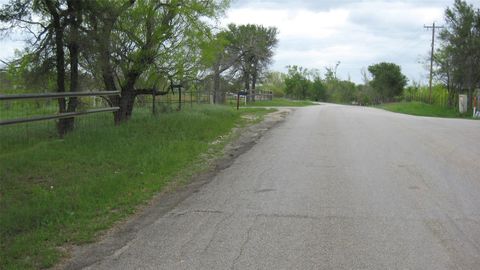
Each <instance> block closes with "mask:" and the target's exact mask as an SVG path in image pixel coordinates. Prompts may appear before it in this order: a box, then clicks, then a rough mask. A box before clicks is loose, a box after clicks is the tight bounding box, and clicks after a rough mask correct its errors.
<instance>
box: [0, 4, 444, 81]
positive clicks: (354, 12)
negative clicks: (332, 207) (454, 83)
mask: <svg viewBox="0 0 480 270" xmlns="http://www.w3.org/2000/svg"><path fill="white" fill-rule="evenodd" d="M6 2H7V0H0V5H1V4H3V3H6ZM452 3H453V0H417V1H415V0H398V1H372V0H364V1H349V0H336V1H313V0H300V1H298V0H297V1H291V0H269V1H261V0H234V2H233V3H232V6H231V8H230V9H229V10H228V11H227V13H226V17H225V18H224V19H222V21H221V24H222V25H224V26H226V25H227V24H228V23H236V24H246V23H254V24H262V25H264V26H275V27H277V28H278V30H279V36H278V38H279V44H278V47H277V48H276V53H275V56H274V63H273V65H272V69H273V70H278V71H284V72H285V71H286V68H285V66H287V65H300V66H303V67H307V68H317V69H319V70H321V72H323V71H324V67H327V66H330V67H331V66H334V65H335V63H337V61H340V65H339V67H338V76H339V77H341V78H342V79H348V78H351V79H352V80H353V81H355V82H357V83H360V82H361V81H362V80H361V73H360V70H361V69H362V68H363V67H368V66H369V65H371V64H374V63H378V62H382V61H387V62H394V63H397V64H399V65H400V66H401V67H402V71H403V72H404V74H405V75H406V76H407V77H408V78H409V79H410V81H411V80H415V81H419V80H422V81H423V82H426V75H427V72H426V70H425V68H424V67H423V64H422V63H421V62H423V61H425V58H426V57H428V53H429V50H430V38H431V32H429V31H428V30H427V29H424V28H423V26H424V25H430V24H431V23H432V22H433V21H436V22H437V23H440V24H441V23H442V22H443V12H444V10H445V8H446V7H447V6H451V5H452ZM22 46H23V43H22V42H21V38H20V37H13V38H7V39H6V38H0V59H8V58H10V57H11V56H12V55H13V51H14V49H15V48H21V47H22Z"/></svg>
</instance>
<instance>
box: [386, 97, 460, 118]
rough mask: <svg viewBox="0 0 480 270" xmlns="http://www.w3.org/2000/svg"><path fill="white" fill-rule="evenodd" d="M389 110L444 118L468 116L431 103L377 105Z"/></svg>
mask: <svg viewBox="0 0 480 270" xmlns="http://www.w3.org/2000/svg"><path fill="white" fill-rule="evenodd" d="M379 107H380V108H382V109H385V110H387V111H391V112H397V113H404V114H410V115H417V116H431V117H445V118H468V117H467V116H466V115H465V114H461V113H459V112H458V111H457V110H455V109H452V108H446V107H443V106H439V105H432V104H427V103H423V102H417V101H412V102H396V103H386V104H382V105H380V106H379Z"/></svg>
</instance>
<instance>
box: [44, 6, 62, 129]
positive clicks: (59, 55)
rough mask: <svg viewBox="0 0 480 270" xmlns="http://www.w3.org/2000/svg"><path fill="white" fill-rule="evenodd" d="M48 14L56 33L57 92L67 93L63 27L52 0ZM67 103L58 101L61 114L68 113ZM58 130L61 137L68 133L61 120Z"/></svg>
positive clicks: (48, 7) (60, 99)
mask: <svg viewBox="0 0 480 270" xmlns="http://www.w3.org/2000/svg"><path fill="white" fill-rule="evenodd" d="M45 4H46V6H47V9H48V12H49V13H50V16H52V24H53V29H54V32H55V68H56V71H57V79H56V80H57V92H61V93H63V92H65V52H64V51H63V45H64V43H63V36H64V32H63V30H64V29H63V27H62V25H61V19H60V14H59V13H58V11H57V8H56V7H55V4H54V3H53V2H52V1H51V0H45ZM66 107H67V104H66V101H65V98H59V99H58V110H59V113H65V112H66ZM57 130H58V133H59V135H60V136H61V137H63V136H64V135H65V133H66V126H65V122H64V121H62V120H60V121H58V123H57Z"/></svg>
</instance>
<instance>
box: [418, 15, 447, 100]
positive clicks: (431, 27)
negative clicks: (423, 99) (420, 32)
mask: <svg viewBox="0 0 480 270" xmlns="http://www.w3.org/2000/svg"><path fill="white" fill-rule="evenodd" d="M423 28H426V29H432V52H431V54H430V80H429V84H428V85H429V94H428V100H429V101H430V102H431V101H432V77H433V53H434V51H435V30H436V29H441V28H443V26H435V22H433V24H432V25H431V26H430V25H424V26H423Z"/></svg>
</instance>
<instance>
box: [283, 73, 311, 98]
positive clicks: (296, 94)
mask: <svg viewBox="0 0 480 270" xmlns="http://www.w3.org/2000/svg"><path fill="white" fill-rule="evenodd" d="M287 68H288V74H287V77H286V78H285V92H286V94H287V96H288V97H293V98H295V99H307V98H308V94H309V90H310V87H311V86H310V85H311V82H310V80H309V79H308V76H309V73H308V72H309V71H308V69H306V68H303V67H299V66H288V67H287Z"/></svg>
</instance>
